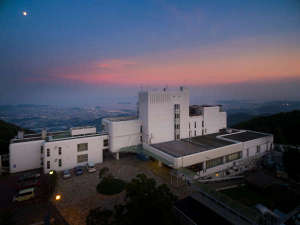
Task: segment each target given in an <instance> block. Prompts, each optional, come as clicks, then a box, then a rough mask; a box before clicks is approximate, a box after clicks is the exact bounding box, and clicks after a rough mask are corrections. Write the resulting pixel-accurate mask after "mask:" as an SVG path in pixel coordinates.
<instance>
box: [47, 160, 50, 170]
mask: <svg viewBox="0 0 300 225" xmlns="http://www.w3.org/2000/svg"><path fill="white" fill-rule="evenodd" d="M47 169H50V161H47Z"/></svg>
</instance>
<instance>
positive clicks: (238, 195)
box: [222, 186, 274, 208]
mask: <svg viewBox="0 0 300 225" xmlns="http://www.w3.org/2000/svg"><path fill="white" fill-rule="evenodd" d="M222 193H223V194H225V195H227V196H229V197H230V198H232V199H234V200H237V201H239V202H241V203H243V204H245V205H247V206H250V207H252V206H255V205H256V204H259V203H260V204H263V205H265V206H267V207H270V208H272V207H273V203H274V196H273V197H272V196H268V195H266V194H265V193H260V192H259V191H256V190H253V189H251V188H250V187H248V186H243V187H239V188H233V189H228V190H224V191H222Z"/></svg>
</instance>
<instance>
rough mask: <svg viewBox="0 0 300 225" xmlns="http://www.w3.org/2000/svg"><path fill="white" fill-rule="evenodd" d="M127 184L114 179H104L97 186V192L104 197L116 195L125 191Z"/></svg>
mask: <svg viewBox="0 0 300 225" xmlns="http://www.w3.org/2000/svg"><path fill="white" fill-rule="evenodd" d="M125 186H126V183H125V182H124V181H123V180H120V179H117V178H114V177H104V178H103V179H102V180H101V181H100V183H99V184H98V185H97V191H98V193H100V194H104V195H114V194H118V193H120V192H122V191H123V190H124V189H125Z"/></svg>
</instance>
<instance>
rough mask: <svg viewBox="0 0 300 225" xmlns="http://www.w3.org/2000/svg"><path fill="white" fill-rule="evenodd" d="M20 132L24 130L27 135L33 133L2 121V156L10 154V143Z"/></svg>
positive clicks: (0, 146) (0, 121) (0, 145)
mask: <svg viewBox="0 0 300 225" xmlns="http://www.w3.org/2000/svg"><path fill="white" fill-rule="evenodd" d="M18 130H24V131H25V133H33V132H32V131H30V130H26V129H22V128H21V127H18V126H16V125H14V124H11V123H7V122H5V121H3V120H0V154H5V153H8V146H9V141H10V139H12V138H14V137H15V136H16V135H17V133H18Z"/></svg>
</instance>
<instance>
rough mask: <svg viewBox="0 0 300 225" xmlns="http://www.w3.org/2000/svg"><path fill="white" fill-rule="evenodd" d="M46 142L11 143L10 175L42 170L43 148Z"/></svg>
mask: <svg viewBox="0 0 300 225" xmlns="http://www.w3.org/2000/svg"><path fill="white" fill-rule="evenodd" d="M43 143H44V140H37V141H28V142H20V143H11V144H10V145H9V165H10V173H17V172H21V171H26V170H32V169H37V168H41V167H42V166H41V157H42V154H41V146H42V145H43Z"/></svg>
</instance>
